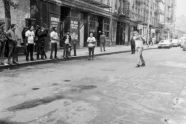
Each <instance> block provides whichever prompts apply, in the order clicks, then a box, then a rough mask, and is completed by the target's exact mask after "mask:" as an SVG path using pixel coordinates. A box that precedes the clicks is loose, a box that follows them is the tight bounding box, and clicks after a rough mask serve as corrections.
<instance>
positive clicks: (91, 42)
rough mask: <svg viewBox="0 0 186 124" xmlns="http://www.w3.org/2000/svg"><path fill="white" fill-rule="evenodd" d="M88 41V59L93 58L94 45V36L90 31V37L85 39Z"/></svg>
mask: <svg viewBox="0 0 186 124" xmlns="http://www.w3.org/2000/svg"><path fill="white" fill-rule="evenodd" d="M87 42H88V51H89V58H88V60H91V59H92V60H93V59H94V49H95V45H96V38H95V37H93V33H90V37H88V39H87Z"/></svg>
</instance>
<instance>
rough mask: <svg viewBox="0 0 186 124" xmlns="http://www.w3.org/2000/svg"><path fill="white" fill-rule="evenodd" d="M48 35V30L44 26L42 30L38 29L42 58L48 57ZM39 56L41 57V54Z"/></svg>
mask: <svg viewBox="0 0 186 124" xmlns="http://www.w3.org/2000/svg"><path fill="white" fill-rule="evenodd" d="M47 35H48V31H47V30H46V29H45V28H44V27H41V30H39V31H38V42H39V44H40V54H41V59H46V58H47V56H46V52H45V45H46V37H47ZM37 58H39V56H37Z"/></svg>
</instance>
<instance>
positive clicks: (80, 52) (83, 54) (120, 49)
mask: <svg viewBox="0 0 186 124" xmlns="http://www.w3.org/2000/svg"><path fill="white" fill-rule="evenodd" d="M156 48H157V46H156V45H154V46H149V47H147V46H145V50H149V49H156ZM130 49H131V48H130V46H112V47H106V51H105V52H100V48H99V47H96V48H95V56H102V55H111V54H119V53H125V52H131V50H130ZM71 55H72V56H71V58H70V60H78V59H84V58H87V59H88V48H83V49H77V56H73V50H72V52H71ZM62 56H63V50H58V58H59V59H58V60H50V59H49V58H50V51H48V52H47V57H48V59H46V60H37V61H32V62H31V61H29V62H27V61H26V59H25V58H26V57H25V56H19V64H18V65H7V66H5V65H0V69H12V68H16V67H23V66H29V65H36V64H45V63H53V62H57V61H65V60H64V59H63V57H62ZM34 57H35V58H36V56H34Z"/></svg>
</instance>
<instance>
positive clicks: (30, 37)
mask: <svg viewBox="0 0 186 124" xmlns="http://www.w3.org/2000/svg"><path fill="white" fill-rule="evenodd" d="M25 36H26V37H27V38H28V44H34V37H35V33H34V31H30V30H28V31H27V32H26V33H25Z"/></svg>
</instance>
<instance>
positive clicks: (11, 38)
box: [7, 24, 18, 64]
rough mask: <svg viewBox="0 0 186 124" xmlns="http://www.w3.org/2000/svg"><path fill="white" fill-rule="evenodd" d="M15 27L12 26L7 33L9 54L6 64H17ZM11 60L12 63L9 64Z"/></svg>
mask: <svg viewBox="0 0 186 124" xmlns="http://www.w3.org/2000/svg"><path fill="white" fill-rule="evenodd" d="M15 30H16V25H15V24H12V25H11V26H10V28H9V30H8V31H7V37H8V47H9V53H8V64H18V62H17V55H16V53H15V52H16V45H17V39H16V34H15ZM11 60H12V63H11Z"/></svg>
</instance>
